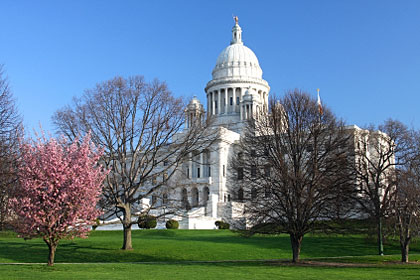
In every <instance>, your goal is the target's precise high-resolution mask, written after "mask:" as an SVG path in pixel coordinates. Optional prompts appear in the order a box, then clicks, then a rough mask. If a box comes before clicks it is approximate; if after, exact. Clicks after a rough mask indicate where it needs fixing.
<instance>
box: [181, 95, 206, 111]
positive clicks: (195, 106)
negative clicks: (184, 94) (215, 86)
mask: <svg viewBox="0 0 420 280" xmlns="http://www.w3.org/2000/svg"><path fill="white" fill-rule="evenodd" d="M185 110H187V111H188V110H203V105H202V104H201V103H200V100H198V98H197V96H195V95H194V97H193V98H192V99H191V100H190V103H188V105H187V108H186V109H185Z"/></svg>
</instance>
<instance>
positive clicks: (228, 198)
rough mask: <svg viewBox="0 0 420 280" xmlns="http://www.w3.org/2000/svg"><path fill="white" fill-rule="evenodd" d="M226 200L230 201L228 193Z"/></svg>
mask: <svg viewBox="0 0 420 280" xmlns="http://www.w3.org/2000/svg"><path fill="white" fill-rule="evenodd" d="M227 200H228V201H229V202H230V194H228V197H227Z"/></svg>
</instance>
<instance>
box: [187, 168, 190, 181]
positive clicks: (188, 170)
mask: <svg viewBox="0 0 420 280" xmlns="http://www.w3.org/2000/svg"><path fill="white" fill-rule="evenodd" d="M187 178H190V169H189V168H188V167H187Z"/></svg>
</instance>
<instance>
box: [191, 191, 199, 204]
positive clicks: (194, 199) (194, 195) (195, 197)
mask: <svg viewBox="0 0 420 280" xmlns="http://www.w3.org/2000/svg"><path fill="white" fill-rule="evenodd" d="M191 192H192V193H191V196H192V206H193V207H197V206H198V189H197V188H193V189H192V191H191Z"/></svg>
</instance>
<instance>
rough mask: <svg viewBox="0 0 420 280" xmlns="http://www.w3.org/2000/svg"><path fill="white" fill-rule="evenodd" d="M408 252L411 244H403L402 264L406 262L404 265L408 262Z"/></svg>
mask: <svg viewBox="0 0 420 280" xmlns="http://www.w3.org/2000/svg"><path fill="white" fill-rule="evenodd" d="M408 250H409V243H408V242H404V243H401V262H404V263H407V262H408Z"/></svg>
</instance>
